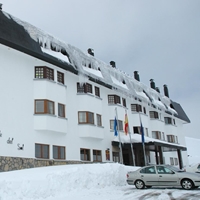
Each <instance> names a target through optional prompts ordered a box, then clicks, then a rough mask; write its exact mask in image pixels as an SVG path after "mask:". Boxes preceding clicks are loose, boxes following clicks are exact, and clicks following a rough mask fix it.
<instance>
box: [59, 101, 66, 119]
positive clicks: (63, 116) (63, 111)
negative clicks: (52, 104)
mask: <svg viewBox="0 0 200 200" xmlns="http://www.w3.org/2000/svg"><path fill="white" fill-rule="evenodd" d="M60 106H61V107H62V113H63V115H62V116H61V115H60V109H59V107H60ZM58 117H62V118H65V105H64V104H62V103H58Z"/></svg>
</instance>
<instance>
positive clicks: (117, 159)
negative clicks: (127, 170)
mask: <svg viewBox="0 0 200 200" xmlns="http://www.w3.org/2000/svg"><path fill="white" fill-rule="evenodd" d="M113 162H120V159H119V152H113Z"/></svg>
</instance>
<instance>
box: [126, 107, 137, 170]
mask: <svg viewBox="0 0 200 200" xmlns="http://www.w3.org/2000/svg"><path fill="white" fill-rule="evenodd" d="M125 114H126V115H127V110H126V109H125ZM127 116H128V115H127ZM128 134H129V138H130V145H131V153H132V159H133V166H135V156H134V151H133V144H132V142H131V132H130V128H129V123H128Z"/></svg>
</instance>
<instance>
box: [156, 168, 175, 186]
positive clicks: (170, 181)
mask: <svg viewBox="0 0 200 200" xmlns="http://www.w3.org/2000/svg"><path fill="white" fill-rule="evenodd" d="M156 170H157V173H158V184H159V185H163V186H165V185H166V186H175V185H179V182H178V181H179V178H178V175H177V174H176V172H174V171H172V170H171V169H169V168H167V167H165V166H156Z"/></svg>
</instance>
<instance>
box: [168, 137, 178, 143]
mask: <svg viewBox="0 0 200 200" xmlns="http://www.w3.org/2000/svg"><path fill="white" fill-rule="evenodd" d="M176 137H177V136H176ZM176 137H175V136H174V135H167V141H168V142H171V143H176V140H178V137H177V138H176Z"/></svg>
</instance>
